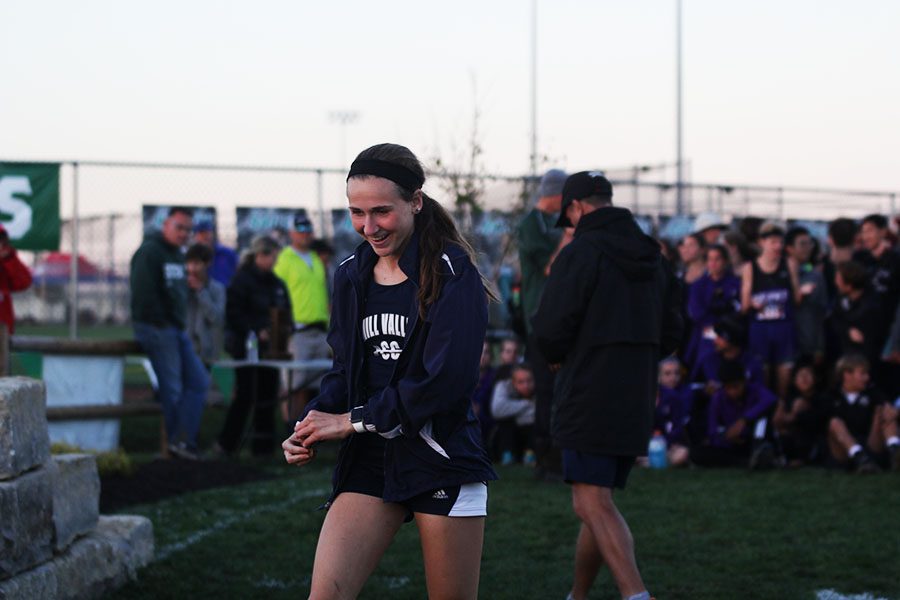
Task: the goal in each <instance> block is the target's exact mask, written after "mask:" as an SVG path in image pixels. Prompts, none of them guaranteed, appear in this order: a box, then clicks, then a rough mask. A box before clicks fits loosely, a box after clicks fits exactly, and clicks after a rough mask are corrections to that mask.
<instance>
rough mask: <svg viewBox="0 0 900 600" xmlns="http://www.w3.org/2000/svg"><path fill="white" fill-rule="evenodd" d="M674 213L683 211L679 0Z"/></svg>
mask: <svg viewBox="0 0 900 600" xmlns="http://www.w3.org/2000/svg"><path fill="white" fill-rule="evenodd" d="M675 12H676V15H675V46H676V48H675V61H676V67H675V70H676V75H675V147H676V149H675V164H676V165H677V166H676V171H677V172H676V176H675V214H677V215H680V214H682V213H683V212H684V173H683V172H682V169H683V159H682V147H683V146H682V126H681V0H675Z"/></svg>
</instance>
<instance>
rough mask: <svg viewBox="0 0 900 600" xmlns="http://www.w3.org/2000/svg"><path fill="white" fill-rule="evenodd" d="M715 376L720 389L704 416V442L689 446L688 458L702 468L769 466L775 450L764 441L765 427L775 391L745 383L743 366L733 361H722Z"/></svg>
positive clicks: (772, 463) (771, 464)
mask: <svg viewBox="0 0 900 600" xmlns="http://www.w3.org/2000/svg"><path fill="white" fill-rule="evenodd" d="M719 378H720V379H721V380H722V389H721V390H719V391H718V392H716V393H715V395H714V396H713V397H712V400H711V401H710V405H709V414H708V415H707V443H706V444H702V445H699V446H694V447H693V448H692V449H691V455H690V457H691V461H692V462H693V463H694V464H696V465H699V466H704V467H727V466H744V465H746V466H749V467H750V468H751V469H762V468H767V467H771V466H773V465H774V460H775V453H774V449H773V447H772V445H771V444H770V443H769V442H767V441H766V428H767V425H768V420H767V416H768V414H769V412H770V411H771V410H772V408H773V407H774V406H775V394H773V393H772V392H770V391H769V390H767V389H766V388H765V387H763V386H762V385H759V384H758V383H752V382H748V381H747V380H746V376H745V374H744V365H742V364H741V363H739V362H736V361H728V362H725V363H722V367H721V369H719Z"/></svg>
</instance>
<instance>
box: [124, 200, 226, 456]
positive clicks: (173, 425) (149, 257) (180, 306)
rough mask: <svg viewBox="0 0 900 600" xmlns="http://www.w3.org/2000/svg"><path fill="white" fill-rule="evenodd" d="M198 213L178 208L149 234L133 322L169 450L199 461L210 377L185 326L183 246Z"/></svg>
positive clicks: (134, 287)
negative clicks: (153, 384) (159, 406)
mask: <svg viewBox="0 0 900 600" xmlns="http://www.w3.org/2000/svg"><path fill="white" fill-rule="evenodd" d="M192 221H193V212H192V211H191V209H189V208H185V207H181V206H175V207H172V208H171V209H170V210H169V214H168V216H167V217H166V220H165V221H164V222H163V225H162V229H161V230H160V231H154V232H152V233H149V234H147V236H146V238H144V242H143V243H142V244H141V247H140V248H138V250H137V252H135V253H134V256H132V257H131V271H130V283H131V323H132V327H133V328H134V337H135V339H136V340H137V341H138V343H139V344H140V345H141V347H142V348H143V350H144V352H146V353H147V357H148V358H149V359H150V364H151V365H152V366H153V372H154V373H155V374H156V379H157V382H158V391H157V393H158V397H159V401H160V403H161V404H162V409H163V419H164V423H165V429H166V436H167V438H168V452H169V454H170V455H173V456H176V457H178V458H185V459H192V460H195V459H197V458H198V454H197V452H198V448H197V434H198V433H199V431H200V421H201V419H202V417H203V409H204V407H205V406H206V393H207V391H208V390H209V375H208V374H207V372H206V368H205V367H204V366H203V363H202V362H201V361H200V358H199V357H198V356H197V353H196V352H195V351H194V346H193V343H192V342H191V338H190V336H189V335H188V333H187V331H186V329H185V326H186V322H187V298H188V285H187V277H186V275H185V269H184V255H183V254H182V251H181V249H182V247H183V246H184V245H185V244H186V243H187V241H188V236H189V235H190V233H191V224H192Z"/></svg>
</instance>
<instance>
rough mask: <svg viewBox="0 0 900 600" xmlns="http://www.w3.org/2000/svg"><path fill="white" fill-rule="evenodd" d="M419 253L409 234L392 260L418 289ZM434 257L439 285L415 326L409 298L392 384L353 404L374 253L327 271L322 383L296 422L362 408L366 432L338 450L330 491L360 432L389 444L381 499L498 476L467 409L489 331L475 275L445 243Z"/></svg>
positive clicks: (360, 378) (362, 250)
mask: <svg viewBox="0 0 900 600" xmlns="http://www.w3.org/2000/svg"><path fill="white" fill-rule="evenodd" d="M418 246H419V243H418V236H417V234H415V233H414V234H413V237H412V239H411V240H410V241H409V243H408V244H407V246H406V249H405V250H404V252H403V255H402V256H401V258H400V263H399V264H400V268H401V269H402V270H403V272H404V273H405V274H406V276H407V277H408V278H409V279H410V280H412V281H413V283H414V284H415V287H416V289H417V290H418V285H419V256H418V255H419V251H418ZM442 258H443V261H442V263H441V267H442V276H443V286H442V288H441V293H440V296H439V298H438V300H437V301H436V302H435V303H434V304H433V305H431V306H429V307H428V309H427V311H426V316H425V319H424V320H421V319H420V318H419V306H418V299H417V298H414V300H413V302H412V304H411V305H410V307H409V310H408V312H407V315H408V317H409V325H408V326H407V335H406V339H405V341H404V347H403V352H402V353H401V354H400V358H399V360H398V361H397V366H396V368H395V369H394V374H393V375H392V377H391V380H390V383H389V384H388V385H387V386H386V387H385V388H384V389H383V390H382V391H380V392H379V393H377V394H375V395H374V396H372V397H370V398H368V399H367V400H366V399H364V398H361V397H360V395H361V394H362V390H363V389H364V386H363V384H364V374H363V359H364V355H363V352H364V346H363V340H362V335H361V328H360V321H361V317H360V315H361V314H362V308H363V303H364V302H365V290H366V289H367V286H368V283H369V281H370V279H371V278H372V270H373V268H374V266H375V263H376V262H377V260H378V256H377V255H376V254H375V252H374V251H373V250H372V247H371V246H370V245H369V244H368V242H363V243H362V244H360V245H359V246H358V247H357V248H356V253H355V254H353V255H352V256H350V257H349V258H347V259H345V260H344V261H343V262H342V263H341V264H340V266H339V267H338V268H337V270H336V271H335V274H334V301H333V306H332V316H331V329H330V331H329V333H328V343H329V345H330V346H331V348H332V350H333V351H334V364H333V366H332V369H331V371H329V372H328V373H327V374H326V375H325V376H324V378H323V379H322V384H321V387H320V393H319V395H318V396H317V397H316V398H314V399H313V400H312V401H311V402H310V403H309V405H308V406H307V407H306V411H305V413H304V414H303V416H301V419H302V418H303V417H305V416H306V413H308V412H309V411H311V410H319V411H322V412H327V413H333V414H340V413H345V412H348V411H349V410H350V409H351V408H353V407H356V406H360V405H362V404H363V403H364V402H365V410H364V417H363V422H364V423H365V426H366V429H368V431H369V433H354V434H352V435H351V436H349V437H348V438H347V439H345V440H344V442H343V444H342V445H341V450H340V453H339V455H338V464H337V467H336V468H335V472H334V478H333V484H334V488H335V490H337V488H338V487H339V486H340V484H341V482H342V481H343V477H344V475H345V473H346V470H347V466H348V464H349V463H350V461H351V460H352V458H353V452H354V444H353V441H354V438H356V437H358V436H360V435H379V434H380V435H382V436H383V437H385V438H387V445H386V449H385V456H384V480H385V483H384V500H385V501H386V502H400V501H403V500H406V499H408V498H411V497H413V496H416V495H418V494H421V493H423V492H427V491H429V490H433V489H436V488H441V487H445V486H454V485H462V484H464V483H472V482H476V481H488V480H493V479H497V475H496V473H495V472H494V470H493V468H492V467H491V463H490V460H489V459H488V456H487V453H486V452H485V450H484V447H483V446H482V444H481V430H480V426H479V424H478V420H477V419H476V418H475V414H474V413H473V411H472V406H471V405H472V402H471V397H472V392H473V391H474V390H475V386H476V384H477V383H478V375H479V361H480V357H481V348H482V344H483V343H484V337H485V333H486V330H487V295H486V294H485V291H484V287H483V285H482V283H481V276H480V275H479V273H478V270H477V269H476V268H475V266H474V265H473V264H472V263H471V261H470V260H469V257H468V256H467V255H466V253H465V252H464V251H463V249H462V248H460V247H458V246H456V245H448V246H447V247H446V248H445V249H444V255H443V257H442ZM332 498H333V495H332Z"/></svg>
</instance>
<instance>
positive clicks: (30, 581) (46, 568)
mask: <svg viewBox="0 0 900 600" xmlns="http://www.w3.org/2000/svg"><path fill="white" fill-rule="evenodd" d="M58 590H59V588H58V585H57V580H56V567H55V565H54V564H53V563H52V562H50V563H45V564H43V565H41V566H39V567H37V568H35V569H31V570H30V571H25V572H24V573H19V574H18V575H16V576H15V577H13V578H12V579H6V580H3V581H0V599H2V600H35V598H41V599H42V600H46V599H47V598H56V597H58V595H59V592H58Z"/></svg>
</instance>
